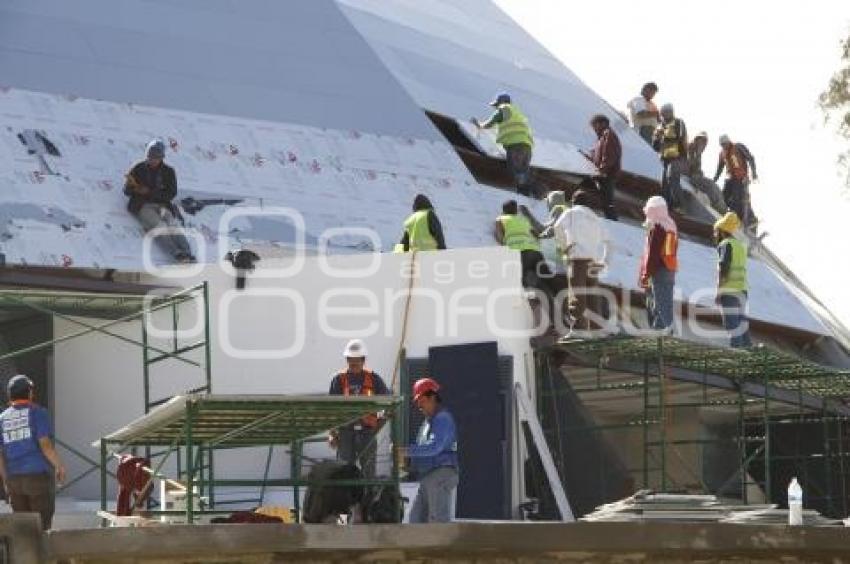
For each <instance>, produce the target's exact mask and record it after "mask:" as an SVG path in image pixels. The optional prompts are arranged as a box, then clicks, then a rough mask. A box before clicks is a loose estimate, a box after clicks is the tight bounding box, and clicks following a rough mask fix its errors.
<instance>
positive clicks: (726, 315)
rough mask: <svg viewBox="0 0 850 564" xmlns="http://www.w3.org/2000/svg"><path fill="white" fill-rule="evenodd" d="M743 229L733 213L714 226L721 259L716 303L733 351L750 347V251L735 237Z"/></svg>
mask: <svg viewBox="0 0 850 564" xmlns="http://www.w3.org/2000/svg"><path fill="white" fill-rule="evenodd" d="M740 226H741V220H740V219H738V215H737V214H736V213H735V212H734V211H730V212H728V213H726V215H724V216H723V217H721V218H720V219H718V220H717V223H715V224H714V238H715V240H716V241H717V254H718V256H719V261H718V270H717V303H718V305H720V316H721V318H722V319H723V327H724V328H725V329H726V330H727V331H728V332H729V335H730V344H731V345H732V346H733V347H736V348H738V347H749V346H751V342H750V329H749V322H748V321H747V317H746V309H747V249H745V248H744V245H742V244H741V242H740V241H738V240H737V239H735V237H734V236H733V234H734V233H735V231H737V230H738V228H739V227H740Z"/></svg>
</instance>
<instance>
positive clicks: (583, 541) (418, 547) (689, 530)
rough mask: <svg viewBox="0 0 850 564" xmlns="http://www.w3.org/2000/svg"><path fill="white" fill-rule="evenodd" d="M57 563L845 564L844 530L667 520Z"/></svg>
mask: <svg viewBox="0 0 850 564" xmlns="http://www.w3.org/2000/svg"><path fill="white" fill-rule="evenodd" d="M46 538H47V545H48V551H49V554H50V555H51V557H52V558H53V559H55V560H56V561H59V562H63V561H73V562H75V563H81V562H156V561H169V562H224V561H227V562H234V561H237V562H243V561H244V562H271V561H276V560H277V559H278V558H285V559H286V561H287V562H291V561H299V560H302V559H303V560H309V561H310V562H315V563H318V562H344V561H353V560H356V561H358V562H374V561H382V562H406V561H416V562H429V561H432V560H439V561H440V562H461V561H467V560H469V559H473V560H475V561H476V562H487V561H493V562H500V563H506V562H520V561H522V562H530V561H533V562H550V561H551V562H555V561H561V562H563V561H596V562H607V561H613V560H617V561H620V560H621V559H622V558H624V557H628V559H631V560H638V561H640V560H659V559H662V560H664V561H668V562H678V561H682V562H685V561H693V560H698V561H700V562H715V561H727V560H729V559H744V560H747V561H764V562H770V561H778V560H782V561H783V562H830V563H833V564H836V563H840V562H850V530H847V529H842V528H834V529H831V528H790V527H785V526H761V527H758V526H742V525H721V524H669V523H576V524H558V523H451V524H446V525H370V526H366V525H362V526H351V527H339V526H335V525H210V526H191V527H190V526H170V527H151V528H133V529H127V528H124V529H94V530H83V531H57V532H51V533H49V534H48V535H46Z"/></svg>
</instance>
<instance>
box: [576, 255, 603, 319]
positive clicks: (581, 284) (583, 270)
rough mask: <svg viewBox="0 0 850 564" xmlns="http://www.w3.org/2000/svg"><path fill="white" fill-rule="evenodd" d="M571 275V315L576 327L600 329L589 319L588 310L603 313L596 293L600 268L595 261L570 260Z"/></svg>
mask: <svg viewBox="0 0 850 564" xmlns="http://www.w3.org/2000/svg"><path fill="white" fill-rule="evenodd" d="M569 268H570V271H569V277H570V290H571V292H570V302H569V304H570V305H569V309H570V315H571V316H572V317H573V319H574V320H575V325H574V326H573V327H574V328H575V329H578V330H580V331H591V330H594V329H599V327H598V326H597V325H596V324H595V323H591V322H590V321H589V320H588V319H587V313H588V310H591V311H596V312H597V313H600V314H602V313H603V312H601V311H600V309H601V308H600V307H599V303H598V302H599V300H598V297H597V296H596V295H595V294H594V292H595V290H596V288H597V287H598V286H599V279H598V278H597V274H598V270H597V269H596V268H595V267H594V264H593V261H592V260H588V259H579V260H571V261H569Z"/></svg>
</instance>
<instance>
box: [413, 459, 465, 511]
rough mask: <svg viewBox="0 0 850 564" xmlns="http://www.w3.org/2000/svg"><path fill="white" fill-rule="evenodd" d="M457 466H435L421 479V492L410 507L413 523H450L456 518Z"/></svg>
mask: <svg viewBox="0 0 850 564" xmlns="http://www.w3.org/2000/svg"><path fill="white" fill-rule="evenodd" d="M457 484H458V474H457V468H453V467H451V466H440V467H439V468H434V469H433V470H431V471H430V472H428V473H427V474H425V475H424V476H422V479H421V480H420V481H419V492H418V493H417V494H416V499H414V500H413V506H412V507H411V508H410V522H411V523H448V522H449V521H451V520H452V519H453V518H454V514H455V508H454V505H453V500H454V492H455V491H456V490H457Z"/></svg>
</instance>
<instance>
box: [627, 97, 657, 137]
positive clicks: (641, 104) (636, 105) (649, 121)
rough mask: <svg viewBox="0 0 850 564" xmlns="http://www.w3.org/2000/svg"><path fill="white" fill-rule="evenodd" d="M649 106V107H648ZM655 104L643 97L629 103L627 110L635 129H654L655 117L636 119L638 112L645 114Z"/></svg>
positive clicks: (655, 124)
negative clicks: (647, 127)
mask: <svg viewBox="0 0 850 564" xmlns="http://www.w3.org/2000/svg"><path fill="white" fill-rule="evenodd" d="M650 104H651V105H650ZM654 107H655V104H653V103H652V102H651V101H649V100H647V99H646V98H644V97H643V96H637V97H635V98H632V99H631V101H629V104H628V108H629V112H630V113H631V116H632V126H634V128H635V129H638V128H640V127H646V126H649V127H655V126H657V125H658V118H657V117H655V116H646V117H638V115H637V114H638V112H647V111H649V110H650V109H654Z"/></svg>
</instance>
